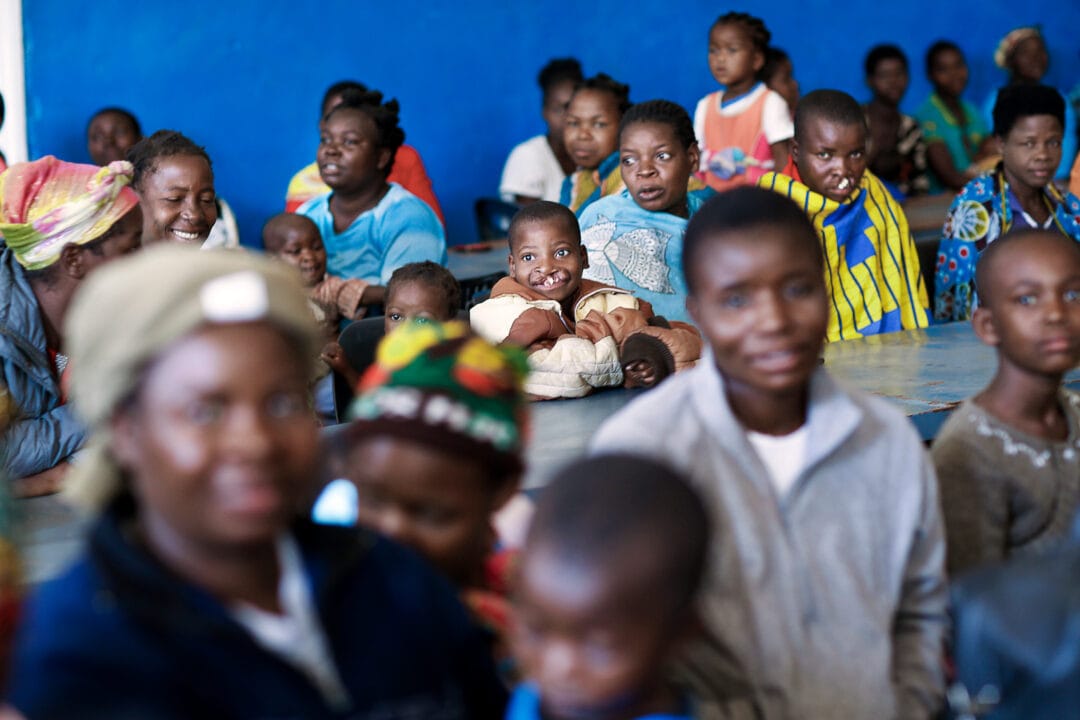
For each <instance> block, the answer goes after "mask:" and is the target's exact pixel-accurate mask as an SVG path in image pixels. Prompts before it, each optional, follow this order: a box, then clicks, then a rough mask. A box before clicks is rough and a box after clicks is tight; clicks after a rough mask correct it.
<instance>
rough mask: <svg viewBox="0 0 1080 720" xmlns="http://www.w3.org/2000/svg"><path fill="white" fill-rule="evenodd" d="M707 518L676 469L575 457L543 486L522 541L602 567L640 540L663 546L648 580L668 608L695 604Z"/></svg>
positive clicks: (633, 460)
mask: <svg viewBox="0 0 1080 720" xmlns="http://www.w3.org/2000/svg"><path fill="white" fill-rule="evenodd" d="M709 539H710V521H709V516H708V513H707V512H706V510H705V507H704V505H703V503H702V501H701V499H700V498H699V497H698V495H697V493H696V492H695V491H694V490H693V488H691V487H690V484H689V483H688V482H687V480H686V479H685V478H684V477H683V476H682V475H681V474H680V473H677V472H675V471H674V470H672V469H671V468H669V467H668V466H666V465H663V464H661V463H659V462H657V461H655V460H651V459H648V458H643V457H633V456H630V455H608V456H600V457H594V458H589V459H586V460H579V461H577V462H574V463H572V464H571V465H570V466H568V467H567V468H565V469H564V470H563V471H562V472H560V473H559V475H558V477H557V478H556V479H555V480H554V481H553V482H552V483H551V484H550V485H548V486H547V487H545V488H544V490H543V492H542V493H541V494H540V500H539V502H538V503H537V506H536V513H535V515H534V516H533V519H532V523H531V524H530V526H529V532H528V536H527V538H526V541H525V547H526V552H528V549H530V548H543V549H544V551H545V552H551V553H553V554H554V556H555V557H556V558H557V559H558V561H560V562H563V563H566V564H567V565H572V566H574V567H576V568H580V569H582V570H584V571H586V572H589V573H599V574H602V573H604V572H605V570H609V569H610V568H612V567H613V566H614V565H616V563H615V561H616V560H622V561H624V562H633V560H628V555H629V554H632V553H634V552H635V551H640V549H641V548H642V547H643V545H644V546H647V547H649V548H655V549H656V551H657V552H658V553H661V556H660V560H661V562H659V563H658V566H657V567H656V571H657V572H658V573H659V574H660V577H657V578H656V579H655V581H654V582H652V583H650V587H652V588H654V589H655V591H656V596H657V597H658V598H661V597H662V598H663V599H664V600H665V601H667V603H668V604H669V606H670V611H671V612H672V613H677V612H679V611H682V610H685V609H687V608H688V607H690V606H692V604H693V602H694V598H695V597H696V595H697V593H698V590H699V589H700V587H701V585H702V582H703V579H704V576H705V564H706V559H707V557H708V552H709Z"/></svg>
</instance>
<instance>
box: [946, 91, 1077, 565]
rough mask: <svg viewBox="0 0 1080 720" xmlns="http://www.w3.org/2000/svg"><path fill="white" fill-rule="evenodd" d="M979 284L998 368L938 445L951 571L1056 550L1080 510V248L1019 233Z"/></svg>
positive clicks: (982, 320)
mask: <svg viewBox="0 0 1080 720" xmlns="http://www.w3.org/2000/svg"><path fill="white" fill-rule="evenodd" d="M1005 92H1006V91H1005V90H1003V91H1002V93H1005ZM1048 167H1049V168H1051V169H1050V170H1049V172H1052V171H1053V170H1052V168H1053V167H1054V166H1053V165H1052V164H1049V163H1048ZM976 276H977V282H978V285H979V289H980V292H979V301H980V302H979V307H978V308H976V310H975V313H974V316H973V317H972V324H973V325H974V328H975V333H976V334H977V335H978V336H979V339H980V340H982V341H983V342H984V343H985V344H987V345H990V346H992V347H993V348H994V349H995V350H996V351H997V356H998V369H997V373H996V374H995V375H994V379H993V380H991V381H990V384H989V385H988V386H987V387H986V388H985V389H983V391H982V392H980V393H979V394H978V395H975V396H974V397H973V398H970V399H968V400H966V401H965V402H964V403H963V404H962V405H961V406H960V407H959V408H957V409H956V411H955V412H953V414H952V416H951V417H950V418H949V420H948V421H947V422H946V423H945V426H944V427H943V428H942V429H941V432H940V433H939V434H938V437H937V441H936V442H935V443H934V446H933V451H932V454H933V458H934V464H935V465H936V466H937V472H938V479H939V481H940V485H941V504H942V509H943V510H944V513H945V530H946V534H947V539H948V543H947V547H948V569H949V573H950V574H955V573H960V572H964V571H966V570H970V569H973V568H975V567H976V566H979V565H982V564H985V563H991V562H999V561H1001V560H1004V559H1006V558H1008V557H1010V556H1013V555H1025V556H1031V555H1034V554H1037V553H1040V552H1043V551H1045V550H1047V549H1048V548H1050V547H1053V546H1055V545H1056V544H1058V543H1060V542H1061V541H1062V540H1063V539H1065V538H1066V537H1068V535H1069V531H1070V526H1071V524H1072V521H1073V518H1074V517H1075V516H1076V512H1077V509H1078V508H1080V396H1077V395H1076V394H1075V393H1073V392H1070V391H1068V390H1065V389H1064V388H1063V387H1062V386H1061V381H1062V378H1063V377H1064V375H1065V373H1066V372H1068V371H1069V370H1071V369H1072V368H1074V367H1076V365H1077V364H1078V363H1080V245H1077V243H1076V242H1075V241H1074V240H1072V239H1070V238H1067V237H1065V236H1063V235H1061V234H1059V233H1053V232H1049V231H1044V230H1023V231H1017V232H1014V233H1012V234H1011V235H1008V236H1006V237H1004V238H1002V239H1000V240H998V241H997V242H995V243H993V244H992V245H990V247H988V248H987V249H986V251H985V252H983V253H982V256H981V257H980V258H979V262H978V267H977V269H976Z"/></svg>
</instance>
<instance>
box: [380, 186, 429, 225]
mask: <svg viewBox="0 0 1080 720" xmlns="http://www.w3.org/2000/svg"><path fill="white" fill-rule="evenodd" d="M374 212H375V214H376V215H377V216H378V217H380V218H382V219H383V221H388V222H391V223H393V224H395V225H402V226H406V225H407V226H412V227H415V226H418V225H419V226H423V227H430V228H431V229H432V230H433V231H434V230H436V229H437V230H438V231H439V234H440V235H441V234H442V224H441V223H440V222H439V216H438V215H436V214H435V211H434V210H432V209H431V207H430V206H429V205H428V204H427V203H426V202H424V201H423V200H421V199H420V198H418V197H417V196H416V195H413V194H412V193H411V192H409V191H408V190H406V189H405V188H403V187H402V186H401V185H398V184H397V183H393V182H392V183H390V189H389V190H387V191H386V195H385V196H383V199H382V200H380V201H379V204H378V205H376V206H375V210H374Z"/></svg>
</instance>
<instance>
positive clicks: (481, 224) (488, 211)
mask: <svg viewBox="0 0 1080 720" xmlns="http://www.w3.org/2000/svg"><path fill="white" fill-rule="evenodd" d="M474 208H475V210H476V229H477V231H479V233H480V242H485V241H488V240H501V239H504V238H506V237H507V236H509V234H510V221H511V220H513V219H514V213H516V212H517V211H518V210H520V209H521V206H520V205H515V204H514V203H509V202H506V201H505V200H500V199H499V198H480V199H479V200H477V201H476V204H475V206H474Z"/></svg>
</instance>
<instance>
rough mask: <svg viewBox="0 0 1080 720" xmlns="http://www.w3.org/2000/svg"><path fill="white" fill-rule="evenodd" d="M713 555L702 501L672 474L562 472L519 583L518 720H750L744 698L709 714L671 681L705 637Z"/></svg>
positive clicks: (616, 459)
mask: <svg viewBox="0 0 1080 720" xmlns="http://www.w3.org/2000/svg"><path fill="white" fill-rule="evenodd" d="M708 550H709V518H708V515H707V514H706V511H705V508H704V506H703V504H702V502H701V499H700V498H699V497H698V496H697V494H696V493H695V492H694V491H693V490H692V489H691V487H690V486H689V485H688V484H687V481H686V479H685V478H683V477H682V475H680V474H679V473H676V472H674V471H672V470H671V469H669V468H668V467H667V466H665V465H663V464H661V463H657V462H653V461H650V460H644V459H642V458H638V457H632V456H628V455H611V456H606V457H598V458H591V459H588V460H581V461H578V462H575V463H574V464H572V465H571V466H570V467H568V468H566V469H565V470H564V471H562V472H561V473H560V475H559V477H558V478H557V479H556V480H555V481H554V482H553V483H552V484H551V485H549V486H548V487H546V488H544V491H543V493H542V494H541V496H540V501H539V503H538V505H537V511H536V515H535V517H534V518H533V522H532V525H531V526H530V528H529V534H528V537H527V539H526V544H525V548H524V550H523V551H522V553H521V558H520V560H519V562H518V564H517V572H516V573H515V578H514V583H513V585H514V621H513V624H512V627H513V632H512V635H511V637H512V639H513V643H512V644H513V648H514V654H515V656H516V658H517V661H518V663H519V666H520V668H521V670H522V673H523V674H524V676H525V679H526V683H525V684H523V685H521V686H520V687H518V688H517V690H516V691H515V692H514V695H513V698H512V699H511V701H510V708H509V710H508V712H507V718H508V720H540V718H547V719H549V720H551V719H554V718H588V719H589V720H631V719H633V718H641V719H642V720H644V719H645V718H651V719H652V720H661V719H664V720H690V718H699V719H700V718H717V717H723V718H745V717H751V716H750V715H749V714H746V713H736V712H734V711H735V707H734V705H735V702H733V700H735V698H734V697H733V698H732V699H731V700H729V701H725V702H722V703H707V702H704V701H701V700H700V699H699V698H697V697H695V696H694V695H693V694H692V693H691V692H689V691H688V690H687V688H686V687H684V686H681V685H679V684H677V683H675V682H673V681H672V680H671V678H670V677H669V676H668V674H669V670H670V668H669V665H670V662H671V661H672V660H673V658H674V656H675V655H676V654H677V653H678V652H679V651H680V650H681V649H683V647H684V646H685V645H686V644H687V643H688V641H690V640H691V639H692V638H693V637H694V636H695V635H696V634H697V633H698V632H699V628H700V619H699V617H698V611H697V599H698V590H699V588H700V587H701V585H702V584H703V582H704V578H705V570H706V566H707V563H706V557H707V555H708ZM732 690H733V692H732V695H733V696H734V695H735V692H736V691H735V689H734V688H733V689H732ZM718 706H722V708H723V710H725V711H726V712H719V711H720V710H721V707H718ZM747 709H749V708H747Z"/></svg>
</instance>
